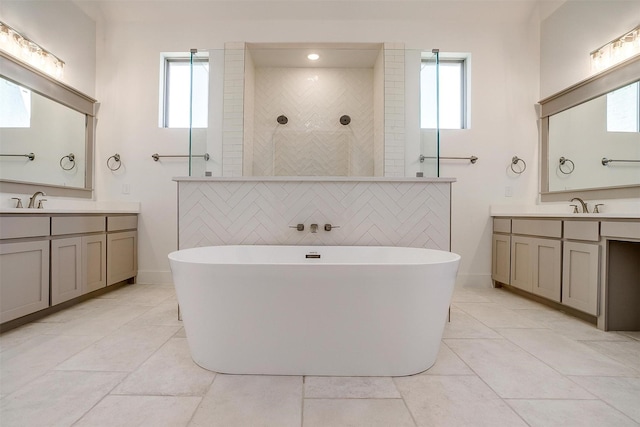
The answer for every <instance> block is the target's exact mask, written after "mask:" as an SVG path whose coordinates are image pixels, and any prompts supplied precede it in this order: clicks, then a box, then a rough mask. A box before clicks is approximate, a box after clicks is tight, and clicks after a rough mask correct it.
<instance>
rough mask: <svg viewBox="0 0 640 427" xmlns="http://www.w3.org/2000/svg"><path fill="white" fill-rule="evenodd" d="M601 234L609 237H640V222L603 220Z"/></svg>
mask: <svg viewBox="0 0 640 427" xmlns="http://www.w3.org/2000/svg"><path fill="white" fill-rule="evenodd" d="M600 234H602V235H603V236H607V237H620V238H625V239H640V222H637V221H629V222H625V221H619V222H618V221H602V226H601V231H600Z"/></svg>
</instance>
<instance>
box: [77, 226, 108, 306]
mask: <svg viewBox="0 0 640 427" xmlns="http://www.w3.org/2000/svg"><path fill="white" fill-rule="evenodd" d="M105 286H107V236H106V235H105V234H95V235H91V236H84V237H82V293H83V294H86V293H87V292H91V291H95V290H97V289H100V288H104V287H105Z"/></svg>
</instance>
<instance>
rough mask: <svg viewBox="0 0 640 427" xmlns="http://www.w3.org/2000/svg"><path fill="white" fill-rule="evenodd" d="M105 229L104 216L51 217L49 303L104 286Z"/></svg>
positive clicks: (62, 300)
mask: <svg viewBox="0 0 640 427" xmlns="http://www.w3.org/2000/svg"><path fill="white" fill-rule="evenodd" d="M105 230H106V216H104V215H74V216H53V217H52V218H51V236H52V240H51V305H56V304H59V303H61V302H64V301H68V300H70V299H72V298H76V297H79V296H80V295H83V294H85V293H87V292H90V291H92V290H95V289H98V288H99V287H103V286H106V280H105V273H104V271H105V269H106V247H105V245H104V244H103V243H101V242H102V241H104V238H105V235H104V233H105ZM96 242H97V243H96ZM89 280H91V283H90V282H89Z"/></svg>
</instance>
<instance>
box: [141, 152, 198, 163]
mask: <svg viewBox="0 0 640 427" xmlns="http://www.w3.org/2000/svg"><path fill="white" fill-rule="evenodd" d="M161 157H189V155H188V154H166V155H160V154H158V153H155V154H152V155H151V158H153V161H155V162H157V161H158V160H160V158H161ZM191 157H202V158H203V159H204V161H205V162H207V161H209V159H210V157H209V153H204V154H200V155H193V156H191Z"/></svg>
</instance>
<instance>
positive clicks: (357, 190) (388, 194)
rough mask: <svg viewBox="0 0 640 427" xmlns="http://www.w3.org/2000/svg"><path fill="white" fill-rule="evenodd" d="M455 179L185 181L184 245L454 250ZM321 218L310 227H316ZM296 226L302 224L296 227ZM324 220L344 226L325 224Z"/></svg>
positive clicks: (181, 239) (182, 184) (180, 230)
mask: <svg viewBox="0 0 640 427" xmlns="http://www.w3.org/2000/svg"><path fill="white" fill-rule="evenodd" d="M450 188H451V183H450V182H421V181H410V182H407V181H405V182H400V181H388V182H385V181H342V182H340V181H296V180H277V181H276V180H274V181H270V180H267V181H257V180H246V181H245V180H238V181H225V180H221V181H197V180H196V181H179V182H178V203H179V208H178V238H179V247H180V249H186V248H192V247H198V246H210V245H237V244H242V245H249V244H268V245H349V246H355V245H362V246H407V247H424V248H431V249H442V250H447V251H448V250H450V233H451V231H450V230H451V214H450V213H451V190H450ZM312 223H313V224H318V226H319V227H318V232H317V233H311V232H310V225H311V224H312ZM296 224H304V226H305V229H304V231H297V230H296V229H295V228H290V226H295V225H296ZM324 224H332V225H334V226H339V227H340V228H334V229H333V230H331V231H325V230H324Z"/></svg>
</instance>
